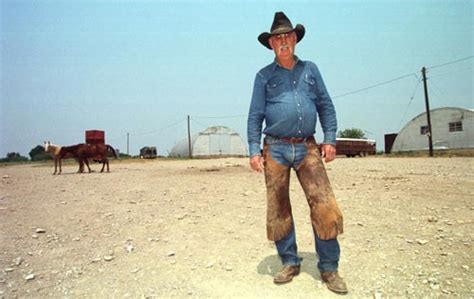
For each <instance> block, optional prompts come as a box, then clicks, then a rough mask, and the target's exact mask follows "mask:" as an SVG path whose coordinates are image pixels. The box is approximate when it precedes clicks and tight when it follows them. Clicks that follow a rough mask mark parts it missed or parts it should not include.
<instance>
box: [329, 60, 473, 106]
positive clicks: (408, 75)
mask: <svg viewBox="0 0 474 299" xmlns="http://www.w3.org/2000/svg"><path fill="white" fill-rule="evenodd" d="M472 58H474V55H471V56H467V57H464V58H461V59H456V60H453V61H449V62H446V63H443V64H438V65H434V66H430V67H427V68H426V70H429V69H430V70H431V69H434V68H439V67H443V66H446V65H450V64H454V63H458V62H461V61H465V60H468V59H472ZM410 76H415V78H416V79H417V80H420V79H419V77H418V76H417V75H416V74H415V73H410V74H406V75H403V76H400V77H397V78H394V79H391V80H388V81H384V82H381V83H378V84H374V85H371V86H368V87H364V88H361V89H357V90H354V91H351V92H348V93H344V94H341V95H337V96H334V97H332V98H333V99H336V98H342V97H345V96H348V95H352V94H356V93H359V92H363V91H366V90H369V89H372V88H375V87H379V86H382V85H385V84H389V83H392V82H395V81H398V80H401V79H404V78H407V77H410Z"/></svg>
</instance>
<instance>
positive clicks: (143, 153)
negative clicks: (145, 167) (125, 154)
mask: <svg viewBox="0 0 474 299" xmlns="http://www.w3.org/2000/svg"><path fill="white" fill-rule="evenodd" d="M156 156H157V152H156V147H154V146H145V147H142V148H141V149H140V158H141V159H154V158H156Z"/></svg>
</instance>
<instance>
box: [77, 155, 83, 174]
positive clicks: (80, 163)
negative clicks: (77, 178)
mask: <svg viewBox="0 0 474 299" xmlns="http://www.w3.org/2000/svg"><path fill="white" fill-rule="evenodd" d="M77 161H78V162H79V170H78V171H77V173H83V172H84V161H83V159H82V158H78V159H77Z"/></svg>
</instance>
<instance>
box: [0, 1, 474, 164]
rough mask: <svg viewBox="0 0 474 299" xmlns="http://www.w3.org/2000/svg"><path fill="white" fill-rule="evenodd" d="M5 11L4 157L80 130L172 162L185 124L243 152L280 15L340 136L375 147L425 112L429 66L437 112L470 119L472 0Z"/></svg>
mask: <svg viewBox="0 0 474 299" xmlns="http://www.w3.org/2000/svg"><path fill="white" fill-rule="evenodd" d="M0 3H1V6H0V22H1V23H0V50H1V52H0V53H1V56H0V59H1V60H0V71H1V74H0V75H1V77H0V82H1V85H0V138H1V143H0V157H5V155H6V153H7V152H20V153H21V154H22V155H24V156H28V153H29V151H30V150H31V149H32V148H33V147H35V146H36V145H38V144H42V143H43V141H44V140H50V141H51V142H53V143H57V144H63V145H69V144H76V143H81V142H84V131H85V130H88V129H98V130H105V132H106V142H107V143H109V144H111V145H112V146H114V147H116V148H119V149H120V151H121V152H126V150H127V147H126V145H127V133H130V154H133V155H136V154H138V152H139V149H140V148H141V147H143V146H146V145H152V146H157V148H158V152H159V154H162V155H167V153H168V151H169V150H170V149H171V148H172V146H173V145H174V144H175V143H176V142H177V141H179V140H181V139H183V138H185V137H186V136H187V124H186V116H187V115H190V116H191V130H192V133H193V134H195V133H198V132H199V131H202V130H204V129H205V128H206V127H208V126H212V125H225V126H229V127H231V128H233V129H234V130H236V131H237V132H239V133H240V134H241V135H242V137H243V138H244V140H245V141H246V122H247V117H246V115H247V113H248V108H249V102H250V97H251V93H252V84H253V80H254V77H255V73H256V72H257V71H258V70H259V69H260V68H262V67H263V66H265V65H267V64H268V63H270V62H272V60H273V58H274V56H273V52H271V51H269V50H267V49H266V48H264V47H263V46H262V45H260V44H259V43H258V41H257V36H258V35H259V34H260V33H261V32H263V31H269V29H270V26H271V22H272V20H273V15H274V13H275V12H276V11H280V10H282V11H284V12H285V13H286V14H287V16H288V17H289V18H290V19H291V21H292V22H293V25H296V24H297V23H301V24H303V25H304V26H305V27H306V36H305V37H304V39H303V40H302V41H301V42H300V43H299V44H298V45H297V48H296V53H297V55H298V56H299V57H300V59H303V60H312V61H314V62H315V63H316V64H317V65H318V66H319V69H320V71H321V73H322V75H323V78H324V80H325V82H326V86H327V88H328V90H329V92H330V94H331V96H332V97H333V101H334V104H335V106H336V111H337V116H338V121H339V129H340V130H342V129H345V128H351V127H356V128H361V129H363V130H364V131H366V132H367V136H368V137H369V138H371V139H376V140H377V147H378V148H379V149H383V146H384V143H383V136H384V134H386V133H394V132H398V131H399V130H400V129H401V127H402V126H403V125H404V124H405V123H406V122H407V121H409V120H410V119H412V118H413V117H415V116H416V115H418V114H420V113H422V112H424V110H425V107H424V98H423V84H422V83H420V81H419V78H420V70H421V68H422V67H423V66H426V67H428V68H429V67H433V68H431V69H428V77H429V80H428V84H429V94H430V107H431V108H432V109H433V108H437V107H445V106H453V107H463V108H468V109H473V108H474V96H473V86H474V81H473V65H474V59H473V58H472V56H473V55H474V53H473V36H474V28H473V18H474V4H473V3H474V2H473V1H453V0H450V1H447V0H446V1H434V0H429V1H421V0H420V1H399V0H397V1H395V0H394V1H362V0H353V1H77V0H67V1H66V0H64V1H42V0H34V1H33V0H31V1H26V0H25V1H23V0H17V1H8V0H0ZM466 57H471V58H468V59H465V60H463V61H459V62H457V63H452V64H447V65H443V64H445V63H449V62H452V61H456V60H459V59H462V58H466ZM440 65H442V66H440ZM409 74H412V75H409ZM405 75H407V76H406V77H404V78H402V79H400V80H397V81H394V82H392V83H390V84H386V85H382V86H379V87H376V88H372V89H369V90H366V91H363V92H359V93H355V94H350V95H345V94H347V93H351V92H353V91H356V90H359V89H362V88H365V87H369V86H372V85H375V84H378V83H381V82H385V81H389V80H392V79H395V78H399V77H402V76H405ZM341 95H342V96H341ZM344 95H345V96H344ZM318 131H320V129H319V127H318ZM318 136H321V135H320V132H319V133H318V134H317V137H318ZM319 139H320V137H319Z"/></svg>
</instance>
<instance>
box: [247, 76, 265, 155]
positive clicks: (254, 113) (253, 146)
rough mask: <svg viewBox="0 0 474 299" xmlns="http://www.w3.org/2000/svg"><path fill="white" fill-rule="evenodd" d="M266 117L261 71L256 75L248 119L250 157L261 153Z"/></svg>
mask: <svg viewBox="0 0 474 299" xmlns="http://www.w3.org/2000/svg"><path fill="white" fill-rule="evenodd" d="M264 117H265V83H264V78H263V76H262V75H261V74H260V73H257V75H256V76H255V81H254V85H253V94H252V101H251V103H250V110H249V116H248V120H247V139H248V144H249V155H250V157H252V156H255V155H260V143H261V139H262V124H263V119H264Z"/></svg>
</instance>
